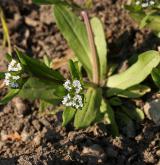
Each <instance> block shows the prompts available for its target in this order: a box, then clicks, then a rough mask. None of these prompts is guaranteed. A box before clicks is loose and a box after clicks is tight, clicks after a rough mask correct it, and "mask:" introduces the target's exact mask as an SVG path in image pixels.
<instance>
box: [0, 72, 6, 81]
mask: <svg viewBox="0 0 160 165" xmlns="http://www.w3.org/2000/svg"><path fill="white" fill-rule="evenodd" d="M4 78H5V72H0V80H1V79H4Z"/></svg>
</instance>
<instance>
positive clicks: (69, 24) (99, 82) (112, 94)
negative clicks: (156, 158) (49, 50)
mask: <svg viewBox="0 0 160 165" xmlns="http://www.w3.org/2000/svg"><path fill="white" fill-rule="evenodd" d="M34 1H35V2H37V3H40V4H41V3H42V4H44V3H45V4H53V5H54V6H53V14H54V18H55V20H56V24H57V26H58V28H59V29H60V31H61V33H62V34H63V36H64V38H65V39H66V40H67V42H68V45H69V46H70V48H71V49H72V50H73V52H74V54H75V57H76V59H74V60H69V63H68V65H69V70H70V74H71V78H70V79H68V80H65V78H64V77H63V76H62V75H61V74H60V72H59V71H57V70H53V69H51V68H50V67H49V65H48V64H47V63H43V62H41V61H38V60H36V59H33V58H31V57H30V56H28V55H25V54H24V53H22V52H20V51H18V50H16V52H17V58H16V59H13V57H12V56H11V55H8V56H7V57H8V60H9V62H10V63H9V65H8V71H7V72H5V73H1V74H0V78H1V79H5V80H4V83H5V84H6V86H7V87H8V89H9V90H8V94H7V95H6V96H5V97H4V98H3V99H2V100H1V101H0V104H6V103H7V102H8V101H9V100H11V99H12V98H13V97H15V96H20V97H22V98H24V99H30V100H35V99H39V100H40V101H41V102H46V103H50V104H54V105H60V104H62V105H63V106H64V107H65V108H64V111H63V116H62V117H63V123H62V125H63V126H66V125H67V124H68V123H70V122H72V121H73V123H74V127H75V128H76V129H81V128H86V127H88V126H90V125H91V124H93V123H96V122H103V123H106V124H108V125H110V130H111V132H112V134H113V135H114V136H118V135H119V127H121V126H126V128H127V129H128V131H130V129H134V122H137V121H141V120H142V119H143V118H144V114H143V112H142V110H141V109H140V108H139V107H137V106H136V105H135V104H129V103H130V101H131V100H132V99H137V98H139V97H142V96H143V95H145V94H146V93H147V92H149V91H150V90H151V89H150V87H149V86H146V85H143V84H141V83H142V82H143V81H144V80H145V79H146V78H147V77H148V76H149V75H150V73H151V72H152V70H153V68H155V67H157V66H158V65H159V63H160V53H159V52H157V51H154V50H150V51H147V52H144V53H142V54H140V55H139V56H138V59H137V61H136V62H135V63H134V64H132V65H131V66H130V67H129V68H128V69H127V70H125V71H124V72H122V73H117V74H113V73H114V72H113V68H112V67H110V65H109V64H110V62H109V61H107V43H106V38H105V34H104V30H103V24H102V22H101V21H100V19H99V18H97V17H93V18H91V19H89V18H88V15H87V12H86V11H85V10H82V9H81V8H79V9H78V10H79V11H80V13H81V16H82V20H81V19H80V18H79V16H77V15H76V14H75V13H74V12H73V10H72V8H75V7H76V8H77V6H76V5H75V4H72V3H68V1H61V0H43V1H42V0H34ZM84 70H85V72H86V74H87V76H85V77H84V74H83V73H84ZM117 123H118V124H117ZM118 126H119V127H118Z"/></svg>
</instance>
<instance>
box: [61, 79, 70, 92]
mask: <svg viewBox="0 0 160 165" xmlns="http://www.w3.org/2000/svg"><path fill="white" fill-rule="evenodd" d="M63 85H64V87H65V89H67V90H68V91H70V90H71V89H72V87H71V81H70V80H67V81H66V82H65V83H64V84H63Z"/></svg>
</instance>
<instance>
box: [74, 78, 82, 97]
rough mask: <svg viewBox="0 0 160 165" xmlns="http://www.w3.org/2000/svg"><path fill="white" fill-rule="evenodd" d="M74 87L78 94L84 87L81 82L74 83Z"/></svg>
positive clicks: (75, 81)
mask: <svg viewBox="0 0 160 165" xmlns="http://www.w3.org/2000/svg"><path fill="white" fill-rule="evenodd" d="M73 87H74V88H75V90H76V93H77V94H78V93H79V92H80V91H81V90H82V86H81V83H80V81H79V80H74V81H73Z"/></svg>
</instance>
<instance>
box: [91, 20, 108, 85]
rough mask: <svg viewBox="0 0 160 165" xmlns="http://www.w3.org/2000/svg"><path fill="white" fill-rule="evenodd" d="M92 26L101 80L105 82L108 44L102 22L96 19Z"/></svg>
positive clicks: (92, 21)
mask: <svg viewBox="0 0 160 165" xmlns="http://www.w3.org/2000/svg"><path fill="white" fill-rule="evenodd" d="M91 26H92V30H93V33H94V40H95V45H96V48H97V54H98V61H99V71H100V73H99V74H100V80H101V82H103V81H104V79H105V78H106V74H107V44H106V38H105V34H104V28H103V25H102V22H101V21H100V20H99V19H98V18H97V17H94V18H92V19H91Z"/></svg>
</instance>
